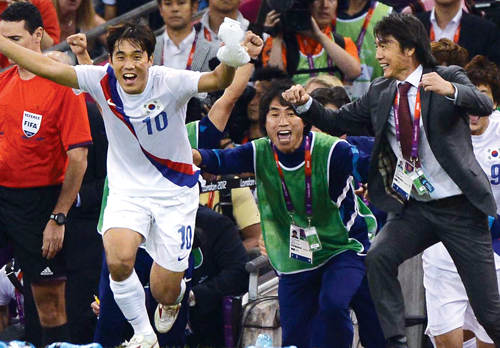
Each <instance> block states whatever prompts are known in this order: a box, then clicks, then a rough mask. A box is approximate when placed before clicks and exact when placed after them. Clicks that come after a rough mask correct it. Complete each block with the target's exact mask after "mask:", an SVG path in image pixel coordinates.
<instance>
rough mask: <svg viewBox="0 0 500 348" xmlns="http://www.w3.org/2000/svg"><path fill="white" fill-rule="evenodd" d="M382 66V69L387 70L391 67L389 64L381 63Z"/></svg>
mask: <svg viewBox="0 0 500 348" xmlns="http://www.w3.org/2000/svg"><path fill="white" fill-rule="evenodd" d="M380 67H381V68H382V70H385V69H386V68H387V67H389V64H386V63H380Z"/></svg>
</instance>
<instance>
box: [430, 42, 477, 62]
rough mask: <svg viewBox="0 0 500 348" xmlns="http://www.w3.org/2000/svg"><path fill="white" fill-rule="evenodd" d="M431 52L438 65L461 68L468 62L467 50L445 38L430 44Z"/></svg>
mask: <svg viewBox="0 0 500 348" xmlns="http://www.w3.org/2000/svg"><path fill="white" fill-rule="evenodd" d="M431 50H432V55H433V56H434V58H436V61H437V62H438V64H439V65H443V66H448V65H458V66H461V67H462V68H463V67H465V65H466V64H467V62H468V61H469V53H468V52H467V50H466V49H465V48H463V47H461V46H459V45H457V44H456V43H454V42H453V41H451V40H450V39H447V38H441V39H439V41H434V42H431Z"/></svg>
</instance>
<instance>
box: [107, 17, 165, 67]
mask: <svg viewBox="0 0 500 348" xmlns="http://www.w3.org/2000/svg"><path fill="white" fill-rule="evenodd" d="M126 40H128V41H130V42H131V44H132V45H134V46H137V47H140V48H141V50H143V51H144V52H146V53H147V54H148V58H151V56H152V55H153V52H154V49H155V45H156V37H155V34H154V33H153V31H152V30H151V28H150V27H149V25H147V24H146V23H144V22H143V21H142V20H130V21H125V22H123V23H120V24H118V25H114V26H112V27H109V29H108V36H107V37H106V48H107V49H108V52H109V54H110V56H111V60H113V52H114V51H115V47H116V45H118V44H120V42H122V41H126Z"/></svg>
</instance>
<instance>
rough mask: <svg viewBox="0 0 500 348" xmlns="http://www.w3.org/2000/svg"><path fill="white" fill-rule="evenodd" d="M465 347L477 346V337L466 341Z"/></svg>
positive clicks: (474, 347)
mask: <svg viewBox="0 0 500 348" xmlns="http://www.w3.org/2000/svg"><path fill="white" fill-rule="evenodd" d="M464 348H476V338H475V337H474V338H471V339H470V340H468V341H467V342H464Z"/></svg>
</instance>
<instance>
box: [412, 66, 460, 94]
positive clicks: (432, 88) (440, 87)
mask: <svg viewBox="0 0 500 348" xmlns="http://www.w3.org/2000/svg"><path fill="white" fill-rule="evenodd" d="M420 84H421V85H422V87H423V88H424V91H426V92H435V93H437V94H440V95H444V96H447V97H453V96H454V95H455V87H454V86H453V85H452V84H451V83H450V82H448V81H446V80H445V79H443V78H442V77H441V76H439V74H438V73H435V72H431V73H428V74H423V75H422V81H421V82H420Z"/></svg>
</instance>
